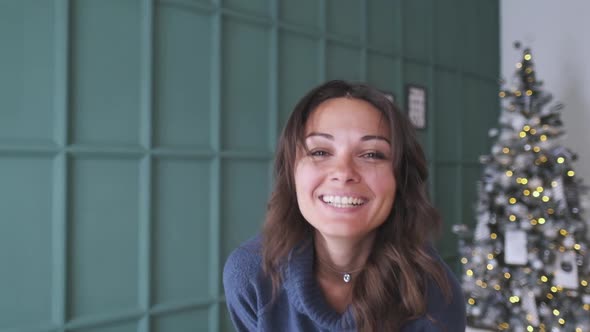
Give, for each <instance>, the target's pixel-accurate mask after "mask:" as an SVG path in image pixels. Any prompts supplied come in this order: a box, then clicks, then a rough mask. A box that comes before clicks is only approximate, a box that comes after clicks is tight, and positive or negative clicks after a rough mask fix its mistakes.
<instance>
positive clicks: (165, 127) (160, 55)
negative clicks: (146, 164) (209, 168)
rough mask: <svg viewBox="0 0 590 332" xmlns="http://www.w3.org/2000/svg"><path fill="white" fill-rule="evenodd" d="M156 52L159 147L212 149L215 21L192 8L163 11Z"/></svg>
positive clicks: (165, 8) (160, 11)
mask: <svg viewBox="0 0 590 332" xmlns="http://www.w3.org/2000/svg"><path fill="white" fill-rule="evenodd" d="M157 8H158V10H157V12H156V23H155V48H154V52H155V53H154V62H155V71H154V88H155V90H154V108H155V109H154V141H155V144H156V145H157V146H190V147H197V148H208V147H210V146H211V129H210V128H211V101H210V98H211V68H212V63H211V61H212V57H211V49H212V44H211V38H212V37H211V33H212V32H211V20H210V18H209V17H208V16H205V15H204V14H199V13H198V12H196V11H194V10H189V9H188V8H187V7H181V6H171V5H166V4H162V5H159V6H158V7H157Z"/></svg>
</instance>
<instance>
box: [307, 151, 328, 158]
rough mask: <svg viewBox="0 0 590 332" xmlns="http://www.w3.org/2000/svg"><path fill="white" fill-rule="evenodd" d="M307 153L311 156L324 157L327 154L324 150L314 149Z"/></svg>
mask: <svg viewBox="0 0 590 332" xmlns="http://www.w3.org/2000/svg"><path fill="white" fill-rule="evenodd" d="M309 155H310V156H312V157H325V156H327V155H328V152H326V151H324V150H315V151H310V152H309Z"/></svg>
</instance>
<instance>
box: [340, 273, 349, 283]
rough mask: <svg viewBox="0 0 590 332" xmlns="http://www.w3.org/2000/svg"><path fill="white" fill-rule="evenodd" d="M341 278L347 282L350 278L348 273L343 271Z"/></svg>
mask: <svg viewBox="0 0 590 332" xmlns="http://www.w3.org/2000/svg"><path fill="white" fill-rule="evenodd" d="M342 279H343V280H344V282H346V283H349V282H350V279H351V277H350V273H345V274H344V276H343V277H342Z"/></svg>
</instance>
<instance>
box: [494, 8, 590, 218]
mask: <svg viewBox="0 0 590 332" xmlns="http://www.w3.org/2000/svg"><path fill="white" fill-rule="evenodd" d="M588 13H590V1H588V0H568V1H556V0H501V1H500V15H501V16H500V44H501V46H500V49H501V71H502V76H503V77H504V78H506V79H507V80H509V79H510V77H511V75H512V74H513V73H514V70H515V67H514V65H515V64H516V63H517V62H518V61H519V60H520V56H521V51H518V50H516V49H514V47H513V46H512V45H513V41H515V40H520V41H522V44H523V45H524V46H529V47H531V51H532V54H533V60H534V62H535V69H536V72H537V79H538V80H542V81H543V82H544V87H545V89H547V91H548V92H551V93H552V94H553V97H554V101H561V102H562V103H563V104H564V106H565V108H563V109H562V120H563V122H564V129H565V131H566V134H567V135H566V137H565V139H564V145H565V146H566V147H568V148H569V149H570V150H572V151H573V152H575V153H577V154H578V161H577V162H575V163H574V170H575V171H576V175H578V176H581V177H582V178H583V179H584V183H585V184H586V185H590V19H589V18H588ZM589 196H590V195H586V197H584V201H585V208H586V212H585V214H584V215H585V217H586V219H590V210H588V208H589V205H590V197H589Z"/></svg>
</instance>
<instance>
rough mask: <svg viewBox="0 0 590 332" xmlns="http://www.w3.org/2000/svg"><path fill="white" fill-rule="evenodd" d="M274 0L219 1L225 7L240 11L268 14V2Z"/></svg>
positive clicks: (258, 14) (261, 14)
mask: <svg viewBox="0 0 590 332" xmlns="http://www.w3.org/2000/svg"><path fill="white" fill-rule="evenodd" d="M269 1H275V0H248V1H243V0H222V1H221V3H222V5H223V6H224V7H225V8H229V9H232V10H235V11H239V12H242V13H244V14H250V15H257V16H269V15H270V10H269V8H270V3H269Z"/></svg>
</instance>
